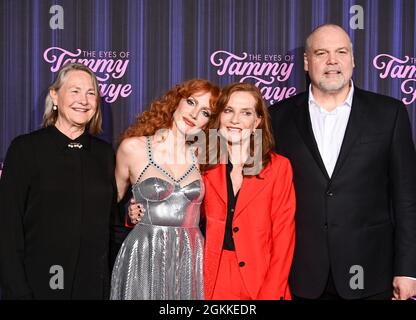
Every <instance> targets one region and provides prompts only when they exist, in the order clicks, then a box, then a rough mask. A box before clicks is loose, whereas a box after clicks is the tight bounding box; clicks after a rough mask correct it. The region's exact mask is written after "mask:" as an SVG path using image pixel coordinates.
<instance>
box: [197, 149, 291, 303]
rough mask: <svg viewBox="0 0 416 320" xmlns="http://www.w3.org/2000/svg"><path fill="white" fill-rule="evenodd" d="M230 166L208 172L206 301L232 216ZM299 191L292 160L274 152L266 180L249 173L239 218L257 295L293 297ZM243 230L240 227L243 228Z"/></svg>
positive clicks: (245, 273) (243, 254)
mask: <svg viewBox="0 0 416 320" xmlns="http://www.w3.org/2000/svg"><path fill="white" fill-rule="evenodd" d="M225 170H226V169H225V165H224V164H221V165H219V166H217V167H215V168H214V169H211V170H208V171H207V172H205V173H204V175H203V179H204V183H205V188H206V191H205V198H204V208H203V209H204V210H203V212H204V213H203V214H205V215H206V219H207V225H206V240H205V255H204V285H205V299H211V298H212V294H213V290H214V285H215V280H216V278H217V273H218V266H219V262H220V256H221V251H222V246H223V241H224V233H225V223H226V215H227V182H226V178H225ZM294 214H295V192H294V188H293V183H292V167H291V165H290V163H289V160H288V159H286V158H284V157H282V156H280V155H277V154H275V153H272V161H271V162H270V163H269V164H268V165H267V167H266V168H264V169H263V170H262V172H261V173H260V178H257V177H251V178H248V177H244V179H243V183H242V186H241V189H240V193H239V195H238V200H237V205H236V208H235V212H234V218H233V225H232V227H233V230H234V232H233V236H234V244H235V252H236V255H237V258H238V261H240V262H244V263H245V265H244V266H243V267H241V275H242V278H243V282H244V284H245V286H246V288H247V291H248V292H249V294H250V296H251V298H252V299H270V300H272V299H291V295H290V291H289V287H288V276H289V271H290V266H291V264H292V258H293V251H294V245H295V221H294ZM237 228H238V229H237Z"/></svg>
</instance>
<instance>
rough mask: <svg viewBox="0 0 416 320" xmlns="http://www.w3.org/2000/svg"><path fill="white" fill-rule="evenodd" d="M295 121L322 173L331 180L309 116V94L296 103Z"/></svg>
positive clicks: (300, 97)
mask: <svg viewBox="0 0 416 320" xmlns="http://www.w3.org/2000/svg"><path fill="white" fill-rule="evenodd" d="M295 121H296V125H297V127H298V130H299V132H300V135H301V137H302V139H303V141H304V142H305V144H306V146H307V147H308V149H309V151H310V152H311V154H312V156H313V158H314V159H315V161H316V163H317V164H318V166H319V168H320V169H321V171H322V173H323V174H324V176H325V177H326V179H327V180H329V176H328V172H326V169H325V165H324V162H323V161H322V158H321V154H320V153H319V149H318V145H317V144H316V140H315V136H314V134H313V130H312V124H311V117H310V115H309V106H308V93H305V94H303V95H301V96H299V99H298V100H297V101H296V110H295Z"/></svg>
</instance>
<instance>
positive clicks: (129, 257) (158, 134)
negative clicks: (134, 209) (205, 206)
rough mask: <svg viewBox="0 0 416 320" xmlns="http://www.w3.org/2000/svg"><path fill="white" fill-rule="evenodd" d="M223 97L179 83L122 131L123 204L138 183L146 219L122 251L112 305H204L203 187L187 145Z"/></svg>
mask: <svg viewBox="0 0 416 320" xmlns="http://www.w3.org/2000/svg"><path fill="white" fill-rule="evenodd" d="M218 95H219V88H218V87H217V86H216V85H214V84H212V83H211V82H209V81H207V80H198V79H197V80H190V81H187V82H184V83H182V84H179V85H177V86H176V87H174V88H173V89H171V90H170V91H168V92H167V93H166V94H165V95H164V96H163V97H162V98H160V99H159V100H157V101H154V102H153V103H152V104H151V106H150V110H149V111H146V112H144V113H143V114H141V115H140V116H139V117H138V118H137V121H136V123H135V124H134V125H132V126H131V127H130V128H128V129H127V130H126V132H125V133H124V135H123V137H122V141H121V144H120V146H119V149H118V151H117V165H116V182H117V189H118V200H120V199H122V197H123V196H124V194H125V192H126V191H127V188H128V187H129V185H132V193H133V196H134V199H135V201H136V202H139V203H141V204H143V205H144V207H145V210H146V213H147V214H146V215H145V216H144V217H143V218H142V219H141V221H140V223H138V224H137V225H136V226H135V227H134V229H133V230H132V231H131V232H130V233H129V235H128V237H127V238H126V239H125V241H124V242H123V244H122V246H121V248H120V251H119V253H118V256H117V259H116V262H115V265H114V268H113V274H112V279H111V297H110V298H111V299H114V300H131V299H140V300H141V299H143V300H147V299H154V300H156V299H157V300H177V299H190V300H193V299H203V297H204V296H203V293H204V288H203V277H202V274H203V267H202V261H203V248H204V240H203V236H202V234H201V231H200V229H199V218H200V205H201V202H202V199H203V197H204V190H205V188H204V184H203V182H202V179H201V174H200V172H199V167H198V162H197V160H196V154H195V152H196V151H195V148H194V147H192V144H190V143H187V141H188V140H189V137H195V136H198V134H199V133H201V132H202V130H203V129H204V128H205V126H206V125H207V123H208V121H209V119H210V116H211V114H212V113H213V111H214V106H215V103H216V99H217V98H218ZM136 222H137V221H136Z"/></svg>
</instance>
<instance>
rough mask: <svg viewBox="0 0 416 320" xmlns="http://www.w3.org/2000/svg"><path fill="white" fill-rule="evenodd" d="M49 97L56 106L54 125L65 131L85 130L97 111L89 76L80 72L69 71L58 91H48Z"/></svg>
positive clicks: (95, 94) (95, 93)
mask: <svg viewBox="0 0 416 320" xmlns="http://www.w3.org/2000/svg"><path fill="white" fill-rule="evenodd" d="M49 94H50V96H51V97H52V101H53V103H54V104H55V105H57V106H58V118H57V120H56V123H55V125H56V126H57V127H58V128H62V129H64V130H65V131H66V130H68V129H71V128H74V127H76V128H78V129H85V127H86V125H87V124H88V123H89V122H90V120H91V119H92V117H93V116H94V114H95V113H96V111H97V95H98V92H95V89H94V84H93V81H92V78H91V76H90V75H89V74H88V73H86V72H84V71H80V70H72V71H69V72H68V73H67V74H66V75H65V80H64V83H63V85H62V87H61V88H60V89H59V90H50V92H49Z"/></svg>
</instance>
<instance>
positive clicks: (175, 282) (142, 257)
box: [110, 223, 204, 300]
mask: <svg viewBox="0 0 416 320" xmlns="http://www.w3.org/2000/svg"><path fill="white" fill-rule="evenodd" d="M203 248H204V239H203V236H202V234H201V231H200V229H199V228H198V227H190V228H186V227H173V226H156V225H151V224H143V223H140V224H138V225H136V226H135V227H134V229H133V230H132V231H131V232H130V234H129V235H128V237H127V238H126V240H125V241H124V242H123V245H122V246H121V248H120V251H119V253H118V256H117V259H116V262H115V264H114V268H113V273H112V278H111V293H110V299H111V300H202V299H203V298H204V287H203V265H202V263H203Z"/></svg>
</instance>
